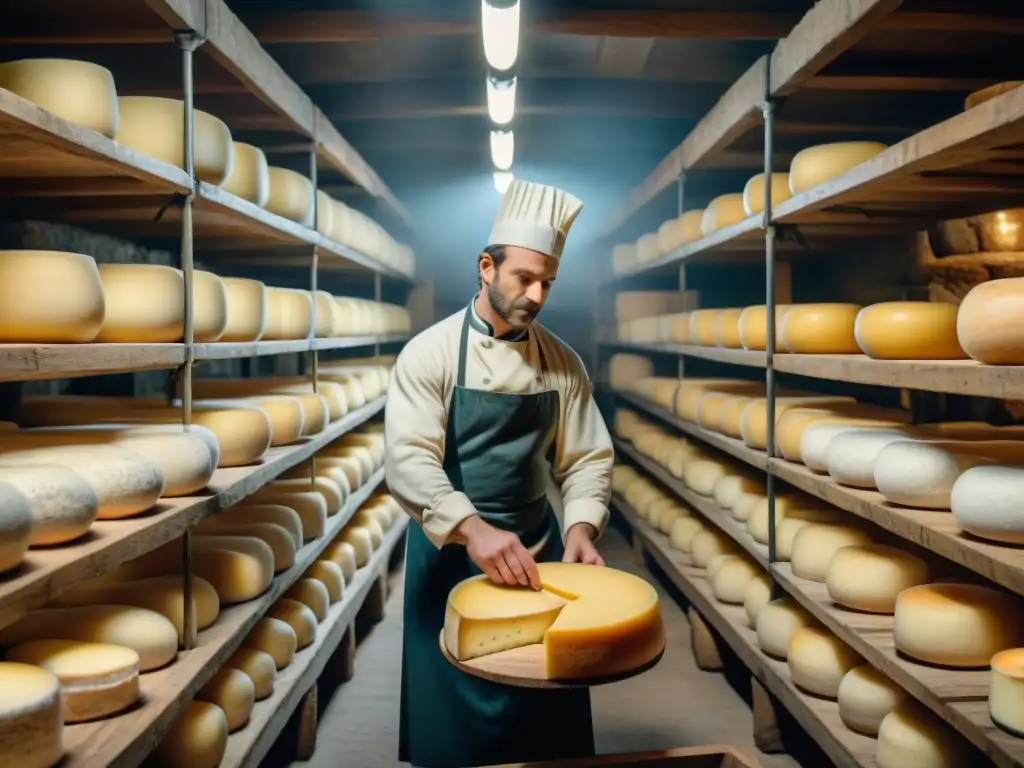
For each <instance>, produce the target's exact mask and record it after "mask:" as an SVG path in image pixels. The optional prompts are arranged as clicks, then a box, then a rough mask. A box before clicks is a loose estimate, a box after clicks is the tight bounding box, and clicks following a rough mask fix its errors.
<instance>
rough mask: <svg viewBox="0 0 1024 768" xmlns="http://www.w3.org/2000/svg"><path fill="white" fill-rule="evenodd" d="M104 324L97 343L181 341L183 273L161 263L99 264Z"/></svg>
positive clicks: (183, 296) (183, 317)
mask: <svg viewBox="0 0 1024 768" xmlns="http://www.w3.org/2000/svg"><path fill="white" fill-rule="evenodd" d="M99 275H100V281H101V282H102V284H103V300H104V315H103V325H102V327H101V329H100V332H99V334H97V335H96V337H95V341H97V342H134V343H142V344H159V343H167V342H178V341H181V333H182V328H183V327H184V323H185V287H184V279H183V278H182V275H181V272H179V271H178V270H176V269H174V268H173V267H164V266H161V265H159V264H100V265H99Z"/></svg>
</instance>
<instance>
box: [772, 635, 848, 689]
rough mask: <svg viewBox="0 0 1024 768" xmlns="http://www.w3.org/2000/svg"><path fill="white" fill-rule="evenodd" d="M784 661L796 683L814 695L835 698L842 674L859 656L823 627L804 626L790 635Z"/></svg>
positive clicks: (846, 671)
mask: <svg viewBox="0 0 1024 768" xmlns="http://www.w3.org/2000/svg"><path fill="white" fill-rule="evenodd" d="M786 661H787V662H788V663H789V675H790V677H791V678H792V679H793V682H794V683H795V684H796V685H797V687H799V688H802V689H803V690H805V691H807V692H808V693H812V694H814V695H815V696H821V697H822V698H826V699H838V698H839V685H840V683H841V682H842V680H843V677H845V676H846V673H848V672H849V671H850V670H851V669H853V668H854V667H856V666H858V664H860V663H861V661H862V660H861V658H860V656H859V655H857V652H856V651H854V650H853V649H851V648H850V647H849V646H848V645H846V644H845V643H844V642H843V641H842V640H840V639H839V638H838V637H836V636H835V635H833V634H832V633H831V632H829V630H827V629H825V628H824V627H820V626H804V627H799V628H798V629H797V630H796V631H794V632H793V634H792V636H791V637H790V638H789V647H788V648H787V649H786Z"/></svg>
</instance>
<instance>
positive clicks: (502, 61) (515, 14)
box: [480, 0, 519, 72]
mask: <svg viewBox="0 0 1024 768" xmlns="http://www.w3.org/2000/svg"><path fill="white" fill-rule="evenodd" d="M480 5H481V14H482V19H481V22H482V24H481V26H482V27H483V33H484V56H486V57H487V63H488V64H490V65H491V66H492V67H493V68H494V69H496V70H498V71H499V72H505V71H507V70H509V69H511V68H512V65H513V64H515V63H516V57H517V56H518V55H519V0H516V2H515V3H513V4H512V6H511V7H510V8H495V7H494V6H492V5H490V4H489V3H488V2H487V0H481V3H480Z"/></svg>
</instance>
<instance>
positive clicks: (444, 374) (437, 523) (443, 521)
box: [384, 340, 476, 548]
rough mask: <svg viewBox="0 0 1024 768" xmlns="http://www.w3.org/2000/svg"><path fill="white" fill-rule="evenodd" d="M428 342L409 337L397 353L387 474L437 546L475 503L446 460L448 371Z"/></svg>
mask: <svg viewBox="0 0 1024 768" xmlns="http://www.w3.org/2000/svg"><path fill="white" fill-rule="evenodd" d="M430 347H431V345H430V344H429V343H428V344H416V341H415V340H414V341H413V342H410V343H409V345H407V346H406V348H405V349H404V350H402V353H401V354H400V355H399V356H398V360H397V361H396V363H395V367H394V369H393V370H392V372H391V380H390V382H389V384H388V398H387V405H386V407H385V410H384V432H385V445H386V449H385V463H384V466H385V474H386V477H387V483H388V488H389V489H390V491H391V494H392V495H393V496H394V497H395V499H397V500H398V502H399V503H400V504H401V505H402V506H403V507H404V508H405V510H406V511H407V512H408V513H409V515H410V517H412V518H413V520H415V521H416V522H417V523H418V524H419V525H420V526H421V527H422V528H423V532H424V533H425V534H426V535H427V538H429V539H430V541H432V542H433V543H434V545H435V546H436V547H439V548H440V547H442V546H443V545H444V544H445V543H446V542H447V540H448V537H449V535H450V534H451V532H452V531H453V530H454V529H455V527H456V526H457V525H458V524H459V523H461V522H462V521H463V520H464V519H466V518H467V517H469V516H470V515H475V514H476V509H475V508H474V507H473V504H472V503H471V502H470V500H469V497H467V496H466V495H465V494H464V493H460V492H458V491H456V490H455V489H454V488H453V487H452V484H451V481H450V480H449V479H448V475H447V473H446V472H445V471H444V467H443V466H442V464H443V461H444V445H445V427H446V420H447V411H448V409H447V404H446V402H445V391H446V389H447V383H448V378H449V377H450V373H449V372H448V370H447V366H446V365H445V364H444V362H443V354H438V350H437V349H436V345H435V348H434V349H431V348H430Z"/></svg>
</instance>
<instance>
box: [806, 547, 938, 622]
mask: <svg viewBox="0 0 1024 768" xmlns="http://www.w3.org/2000/svg"><path fill="white" fill-rule="evenodd" d="M928 579H929V569H928V564H927V563H925V561H924V560H922V559H921V558H919V557H917V556H915V555H912V554H910V553H909V552H904V551H902V550H900V549H896V548H895V547H888V546H885V545H883V544H869V545H865V546H849V547H843V548H842V549H839V550H837V551H836V553H835V554H834V555H833V556H832V560H831V561H830V562H829V565H828V572H827V573H826V574H825V584H826V585H827V587H828V595H829V597H830V598H832V600H834V601H835V602H836V603H838V604H839V605H842V606H844V607H846V608H852V609H853V610H855V611H865V612H867V613H885V614H892V613H894V612H895V610H896V597H897V595H899V593H900V592H902V591H903V590H904V589H909V588H910V587H916V586H919V585H921V584H927V583H928Z"/></svg>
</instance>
